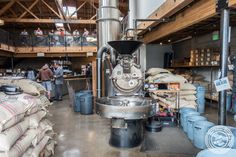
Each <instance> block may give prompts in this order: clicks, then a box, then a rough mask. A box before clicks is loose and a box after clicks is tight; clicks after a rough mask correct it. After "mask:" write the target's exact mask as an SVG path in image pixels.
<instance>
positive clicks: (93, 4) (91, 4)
mask: <svg viewBox="0 0 236 157" xmlns="http://www.w3.org/2000/svg"><path fill="white" fill-rule="evenodd" d="M89 4H90V5H91V6H92V7H93V8H94V9H96V10H97V9H98V7H96V6H95V5H94V4H93V3H92V2H91V1H89Z"/></svg>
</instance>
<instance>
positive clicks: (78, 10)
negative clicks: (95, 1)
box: [70, 1, 87, 18]
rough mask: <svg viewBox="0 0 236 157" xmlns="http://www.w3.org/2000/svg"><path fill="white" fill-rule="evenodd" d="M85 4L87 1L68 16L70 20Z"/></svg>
mask: <svg viewBox="0 0 236 157" xmlns="http://www.w3.org/2000/svg"><path fill="white" fill-rule="evenodd" d="M86 3H87V1H84V2H83V3H82V4H81V5H80V6H79V7H78V8H77V9H76V11H74V12H73V13H72V14H71V15H70V18H71V17H72V16H73V15H74V14H75V13H77V12H78V11H79V10H80V9H81V8H82V7H83V6H84V5H85V4H86Z"/></svg>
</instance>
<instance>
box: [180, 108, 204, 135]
mask: <svg viewBox="0 0 236 157" xmlns="http://www.w3.org/2000/svg"><path fill="white" fill-rule="evenodd" d="M188 116H200V113H199V112H196V111H188V112H184V113H183V123H182V125H183V130H184V132H186V133H187V131H188V127H187V117H188Z"/></svg>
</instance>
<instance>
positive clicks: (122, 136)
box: [96, 40, 155, 148]
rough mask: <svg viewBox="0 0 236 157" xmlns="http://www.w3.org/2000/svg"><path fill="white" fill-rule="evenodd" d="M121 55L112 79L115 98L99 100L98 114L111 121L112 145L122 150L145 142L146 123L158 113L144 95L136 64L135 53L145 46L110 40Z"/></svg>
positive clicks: (141, 79)
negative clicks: (144, 122) (142, 94)
mask: <svg viewBox="0 0 236 157" xmlns="http://www.w3.org/2000/svg"><path fill="white" fill-rule="evenodd" d="M108 44H109V45H110V46H111V47H112V48H113V49H115V50H116V52H118V58H117V61H118V62H117V65H116V66H115V67H114V69H112V72H111V75H110V79H111V80H112V83H113V86H114V88H115V91H116V93H117V94H116V95H115V96H111V97H101V98H98V99H97V101H96V109H97V111H96V112H97V114H99V115H100V116H102V117H105V118H110V119H111V135H110V141H109V142H110V144H111V145H112V146H115V147H120V148H131V147H136V146H138V145H140V143H141V142H142V139H143V120H145V119H147V118H148V117H151V116H153V115H154V114H155V103H154V102H153V100H151V99H149V98H144V97H142V96H141V89H142V87H143V81H144V75H143V73H142V71H141V67H140V65H137V64H136V63H135V57H132V53H133V52H134V51H135V50H137V49H138V48H139V46H140V45H141V44H142V43H141V42H139V41H124V40H123V41H122V40H121V41H110V42H108Z"/></svg>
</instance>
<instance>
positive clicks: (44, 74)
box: [37, 64, 53, 100]
mask: <svg viewBox="0 0 236 157" xmlns="http://www.w3.org/2000/svg"><path fill="white" fill-rule="evenodd" d="M37 78H38V79H39V80H40V81H42V85H43V86H44V88H45V89H46V91H47V97H48V99H49V100H51V91H52V83H51V79H52V78H53V72H52V70H51V69H50V68H49V66H48V64H45V65H44V66H43V67H42V68H41V69H40V70H39V74H38V77H37Z"/></svg>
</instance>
